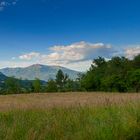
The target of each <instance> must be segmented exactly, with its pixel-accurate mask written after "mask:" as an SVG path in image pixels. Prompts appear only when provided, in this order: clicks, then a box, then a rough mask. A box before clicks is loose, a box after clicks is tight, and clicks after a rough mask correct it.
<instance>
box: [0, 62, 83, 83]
mask: <svg viewBox="0 0 140 140" xmlns="http://www.w3.org/2000/svg"><path fill="white" fill-rule="evenodd" d="M59 69H61V70H62V71H63V72H64V73H67V74H68V75H69V77H70V78H71V79H76V78H77V75H78V73H81V72H79V71H75V70H71V69H68V68H65V67H61V66H50V65H42V64H33V65H30V66H28V67H17V68H9V67H7V68H2V69H0V72H2V73H3V74H4V75H6V76H9V77H11V76H14V77H15V78H22V79H23V80H25V79H28V80H34V79H35V78H39V79H40V80H44V81H48V80H49V79H54V78H55V76H56V74H57V71H58V70H59Z"/></svg>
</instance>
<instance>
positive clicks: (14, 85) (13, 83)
mask: <svg viewBox="0 0 140 140" xmlns="http://www.w3.org/2000/svg"><path fill="white" fill-rule="evenodd" d="M5 86H6V92H7V93H8V94H19V93H20V91H21V87H20V82H19V80H18V79H15V78H14V77H9V78H7V79H6V81H5Z"/></svg>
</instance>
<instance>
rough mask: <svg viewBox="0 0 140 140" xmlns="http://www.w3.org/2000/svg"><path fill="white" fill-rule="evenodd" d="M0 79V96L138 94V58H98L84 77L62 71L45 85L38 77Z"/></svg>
mask: <svg viewBox="0 0 140 140" xmlns="http://www.w3.org/2000/svg"><path fill="white" fill-rule="evenodd" d="M32 74H33V73H32ZM0 77H1V79H0V81H1V82H0V83H1V84H0V86H1V88H0V93H1V94H14V93H33V92H34V93H39V92H44V93H45V92H69V91H73V92H74V91H106V92H139V91H140V55H138V56H136V57H135V58H134V59H133V60H129V59H127V58H125V57H113V58H112V59H110V60H108V61H106V59H105V58H102V57H98V58H97V59H94V60H93V63H92V64H91V67H90V69H89V70H88V71H87V72H86V73H84V74H81V73H79V74H78V76H77V77H78V78H77V79H75V80H73V79H71V78H70V77H69V75H68V74H67V73H64V72H63V71H62V70H58V72H57V74H56V76H55V78H54V79H49V80H48V82H44V81H41V80H40V79H38V78H36V79H35V80H33V81H28V80H22V79H16V78H14V77H6V76H4V75H3V74H0Z"/></svg>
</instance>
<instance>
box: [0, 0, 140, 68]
mask: <svg viewBox="0 0 140 140" xmlns="http://www.w3.org/2000/svg"><path fill="white" fill-rule="evenodd" d="M139 7H140V1H139V0H0V68H3V67H26V66H29V65H32V64H36V63H39V64H45V65H60V66H64V67H67V68H70V69H74V70H78V71H86V70H88V68H89V67H90V65H91V62H92V60H93V59H94V58H97V57H98V56H102V57H104V58H106V59H110V58H111V57H114V56H125V57H127V58H129V59H132V58H133V57H134V56H136V55H138V54H139V53H140V8H139Z"/></svg>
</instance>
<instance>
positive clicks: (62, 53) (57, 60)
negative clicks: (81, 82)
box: [1, 41, 140, 71]
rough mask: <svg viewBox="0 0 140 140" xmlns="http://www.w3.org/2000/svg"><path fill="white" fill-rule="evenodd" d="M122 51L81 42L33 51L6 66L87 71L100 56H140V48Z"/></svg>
mask: <svg viewBox="0 0 140 140" xmlns="http://www.w3.org/2000/svg"><path fill="white" fill-rule="evenodd" d="M122 51H123V53H120V52H119V51H117V50H115V48H114V47H112V45H110V44H104V43H89V42H85V41H81V42H77V43H73V44H70V45H66V46H63V45H57V46H52V47H50V48H49V49H48V51H46V52H44V53H41V52H36V51H33V52H29V53H26V54H22V55H20V56H17V57H15V56H14V57H13V58H12V60H11V61H9V62H5V64H8V65H9V66H12V67H17V66H22V67H25V66H29V65H32V64H35V63H39V64H44V65H60V66H64V67H67V68H71V69H74V70H79V71H86V70H87V69H88V68H89V67H90V65H91V63H92V60H93V59H94V58H97V57H98V56H101V57H104V58H106V59H110V58H111V57H114V56H118V55H120V56H125V57H127V58H128V59H132V58H133V57H134V56H136V55H138V54H140V46H132V47H127V48H126V49H124V50H122ZM48 52H49V53H48ZM2 64H3V63H1V65H2Z"/></svg>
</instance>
